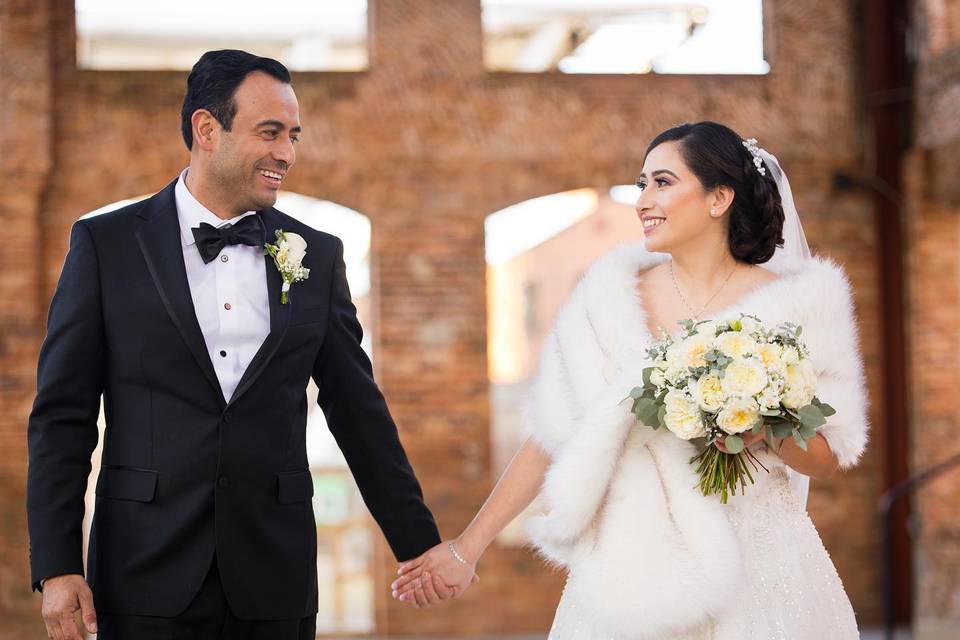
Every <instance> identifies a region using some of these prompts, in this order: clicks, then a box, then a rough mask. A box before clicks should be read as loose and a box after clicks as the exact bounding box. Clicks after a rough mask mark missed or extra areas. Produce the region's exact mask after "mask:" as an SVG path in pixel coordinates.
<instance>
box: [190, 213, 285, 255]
mask: <svg viewBox="0 0 960 640" xmlns="http://www.w3.org/2000/svg"><path fill="white" fill-rule="evenodd" d="M190 230H191V231H193V239H194V240H196V241H197V250H198V251H199V252H200V257H201V258H203V262H204V264H206V263H208V262H211V261H213V260H216V258H217V256H218V255H220V251H221V250H222V249H223V248H224V247H225V246H226V245H228V244H247V245H250V246H251V247H262V246H263V244H264V242H265V237H266V231H265V230H264V228H263V222H262V221H261V220H260V216H259V215H258V214H253V215H252V216H245V217H244V218H242V219H241V220H240V222H238V223H237V224H226V225H224V226H222V227H215V226H213V225H212V224H207V223H206V222H201V223H200V226H199V227H192V228H191V229H190Z"/></svg>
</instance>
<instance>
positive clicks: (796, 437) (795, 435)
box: [793, 431, 807, 451]
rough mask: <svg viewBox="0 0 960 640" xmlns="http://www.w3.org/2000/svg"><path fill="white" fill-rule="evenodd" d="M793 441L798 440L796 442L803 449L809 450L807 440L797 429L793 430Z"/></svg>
mask: <svg viewBox="0 0 960 640" xmlns="http://www.w3.org/2000/svg"><path fill="white" fill-rule="evenodd" d="M793 441H794V442H796V443H797V446H798V447H800V448H801V449H803V450H804V451H806V450H807V441H806V440H804V439H803V436H801V435H800V434H799V433H798V432H796V431H794V432H793Z"/></svg>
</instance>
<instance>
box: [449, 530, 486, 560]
mask: <svg viewBox="0 0 960 640" xmlns="http://www.w3.org/2000/svg"><path fill="white" fill-rule="evenodd" d="M450 545H452V549H451V551H455V553H454V555H455V556H456V555H459V556H460V557H459V558H457V560H465V561H466V563H467V564H477V563H478V562H479V561H480V556H482V555H483V552H484V551H485V550H486V546H485V545H480V544H477V543H476V542H475V541H474V540H473V539H471V538H470V536H469V535H468V534H467V533H462V534H460V536H458V537H456V538H454V539H453V540H451V541H450Z"/></svg>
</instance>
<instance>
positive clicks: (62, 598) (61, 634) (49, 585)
mask: <svg viewBox="0 0 960 640" xmlns="http://www.w3.org/2000/svg"><path fill="white" fill-rule="evenodd" d="M77 611H80V612H81V617H82V618H83V625H84V626H85V627H86V629H87V631H88V632H90V633H96V632H97V612H96V611H94V609H93V592H92V591H90V587H89V586H88V585H87V581H86V580H84V579H83V576H82V575H79V574H72V573H71V574H66V575H62V576H54V577H53V578H47V579H46V580H45V581H44V583H43V604H42V605H41V614H42V615H43V623H44V624H45V625H46V626H47V637H48V638H52V639H53V640H84V636H83V634H82V632H81V631H80V629H79V628H78V627H77V622H76V613H77Z"/></svg>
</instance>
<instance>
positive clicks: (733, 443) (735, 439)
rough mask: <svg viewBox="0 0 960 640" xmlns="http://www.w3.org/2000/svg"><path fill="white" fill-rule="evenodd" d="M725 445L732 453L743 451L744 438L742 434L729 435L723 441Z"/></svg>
mask: <svg viewBox="0 0 960 640" xmlns="http://www.w3.org/2000/svg"><path fill="white" fill-rule="evenodd" d="M723 446H725V447H726V448H727V451H729V452H730V453H740V452H741V451H743V438H741V437H740V436H727V438H726V440H724V441H723Z"/></svg>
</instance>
